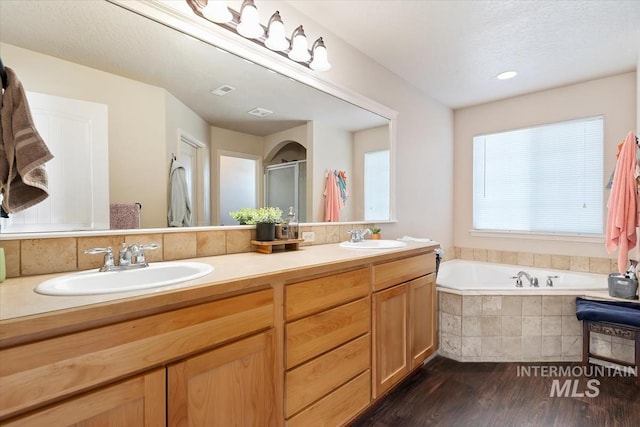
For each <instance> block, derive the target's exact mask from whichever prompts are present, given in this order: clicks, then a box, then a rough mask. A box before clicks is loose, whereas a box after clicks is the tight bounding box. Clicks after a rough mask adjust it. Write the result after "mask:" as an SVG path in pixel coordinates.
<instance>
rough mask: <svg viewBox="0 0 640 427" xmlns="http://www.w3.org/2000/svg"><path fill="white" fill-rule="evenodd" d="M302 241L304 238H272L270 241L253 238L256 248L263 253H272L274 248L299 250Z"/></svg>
mask: <svg viewBox="0 0 640 427" xmlns="http://www.w3.org/2000/svg"><path fill="white" fill-rule="evenodd" d="M300 242H304V239H287V240H271V241H268V242H261V241H259V240H252V241H251V244H252V245H255V246H256V250H257V251H258V252H260V253H262V254H270V253H272V252H273V250H274V248H275V249H276V250H282V249H284V250H285V251H297V250H298V248H299V246H300Z"/></svg>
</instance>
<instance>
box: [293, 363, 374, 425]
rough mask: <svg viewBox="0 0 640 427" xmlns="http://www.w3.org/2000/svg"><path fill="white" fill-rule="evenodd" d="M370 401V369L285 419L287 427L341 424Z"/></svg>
mask: <svg viewBox="0 0 640 427" xmlns="http://www.w3.org/2000/svg"><path fill="white" fill-rule="evenodd" d="M370 401H371V371H365V372H363V373H362V374H360V375H358V376H357V377H356V378H354V379H352V380H351V381H349V382H348V383H346V384H345V385H343V386H342V387H340V388H339V389H337V390H336V391H334V392H333V393H331V394H329V395H327V396H325V397H324V398H323V399H321V400H319V401H318V402H316V403H314V404H313V405H311V406H309V407H308V408H307V409H305V410H304V411H302V412H300V413H299V414H298V415H296V416H295V417H293V418H291V419H290V420H288V421H287V423H286V426H287V427H310V426H342V425H345V424H346V423H347V421H350V420H351V419H352V418H353V417H355V416H356V415H357V414H358V413H359V412H360V411H362V410H363V409H364V408H365V407H366V406H367V405H368V404H369V402H370Z"/></svg>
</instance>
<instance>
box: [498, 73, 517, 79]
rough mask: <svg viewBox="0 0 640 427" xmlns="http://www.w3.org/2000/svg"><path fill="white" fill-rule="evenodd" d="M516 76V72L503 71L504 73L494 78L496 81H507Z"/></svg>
mask: <svg viewBox="0 0 640 427" xmlns="http://www.w3.org/2000/svg"><path fill="white" fill-rule="evenodd" d="M517 75H518V72H517V71H505V72H504V73H500V74H498V75H497V76H496V78H497V79H498V80H508V79H512V78H514V77H515V76H517Z"/></svg>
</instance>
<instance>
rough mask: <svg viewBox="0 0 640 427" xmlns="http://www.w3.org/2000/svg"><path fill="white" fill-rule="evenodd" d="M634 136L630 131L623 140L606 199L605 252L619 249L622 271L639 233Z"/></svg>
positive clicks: (619, 261)
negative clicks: (609, 191)
mask: <svg viewBox="0 0 640 427" xmlns="http://www.w3.org/2000/svg"><path fill="white" fill-rule="evenodd" d="M635 171H636V137H635V135H634V133H633V132H629V134H628V135H627V138H626V139H625V141H624V143H623V144H622V149H621V150H620V153H619V155H618V160H617V162H616V170H615V175H614V178H613V185H612V186H611V194H609V201H608V203H607V208H608V211H607V229H606V235H605V245H606V248H607V252H609V253H612V252H613V251H615V250H616V248H618V249H619V252H618V271H619V272H620V273H624V272H625V271H626V270H627V264H628V263H629V250H631V249H633V248H634V247H635V246H636V243H637V241H638V236H637V234H636V227H637V226H638V191H637V187H636V178H635Z"/></svg>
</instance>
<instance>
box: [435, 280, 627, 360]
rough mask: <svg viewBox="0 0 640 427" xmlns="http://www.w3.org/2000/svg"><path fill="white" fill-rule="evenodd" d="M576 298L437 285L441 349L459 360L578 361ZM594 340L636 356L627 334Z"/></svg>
mask: <svg viewBox="0 0 640 427" xmlns="http://www.w3.org/2000/svg"><path fill="white" fill-rule="evenodd" d="M575 298H576V295H536V296H533V295H523V296H514V295H508V296H507V295H460V294H455V293H449V292H446V291H442V290H438V300H439V313H438V314H439V319H440V328H439V334H440V350H439V352H440V354H441V355H443V356H446V357H449V358H451V359H454V360H458V361H461V362H551V361H553V362H558V361H565V362H567V361H570V362H578V361H580V360H581V357H582V324H581V322H580V321H579V320H578V319H577V318H576V315H575ZM596 340H597V342H596V343H595V345H597V346H599V347H598V348H600V347H602V348H604V349H605V350H606V351H608V354H609V355H612V356H613V355H614V354H615V356H614V357H620V358H621V359H623V360H626V359H628V358H629V357H631V358H633V348H631V350H630V349H629V348H628V343H624V342H622V341H625V340H620V339H616V340H612V339H611V338H610V337H605V336H602V337H600V336H595V337H594V338H592V341H596ZM614 341H615V342H614ZM592 345H594V344H593V342H592ZM592 348H594V349H596V347H592Z"/></svg>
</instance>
